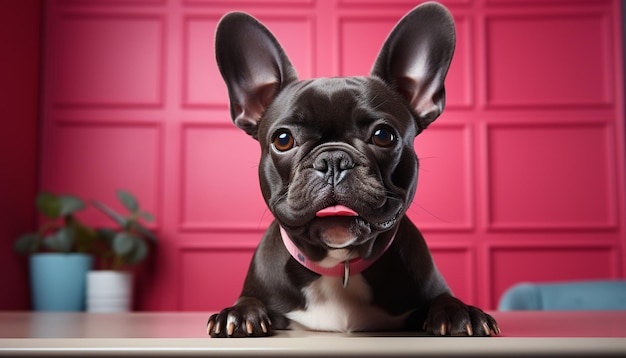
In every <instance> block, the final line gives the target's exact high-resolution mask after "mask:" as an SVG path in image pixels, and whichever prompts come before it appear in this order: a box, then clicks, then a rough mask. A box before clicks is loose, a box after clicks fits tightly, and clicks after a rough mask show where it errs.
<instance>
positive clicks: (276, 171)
mask: <svg viewBox="0 0 626 358" xmlns="http://www.w3.org/2000/svg"><path fill="white" fill-rule="evenodd" d="M454 46H455V30H454V22H453V19H452V17H451V15H450V14H449V13H448V11H447V10H446V9H445V8H444V7H442V6H441V5H438V4H435V3H428V4H424V5H421V6H418V7H416V8H415V9H414V10H412V11H411V12H410V13H408V14H407V15H406V16H404V17H403V18H402V19H401V20H400V22H399V23H398V24H397V25H396V27H395V28H394V29H393V31H392V32H391V34H390V35H389V37H388V38H387V40H386V41H385V43H384V45H383V47H382V49H381V51H380V53H379V55H378V58H377V59H376V61H375V63H374V66H373V69H372V71H371V76H370V77H342V78H318V79H312V80H305V81H299V80H298V77H297V74H296V71H295V70H294V68H293V66H292V65H291V63H290V61H289V59H288V58H287V56H286V55H285V53H284V51H283V49H282V48H281V46H280V45H279V43H278V41H277V40H276V39H275V38H274V36H273V35H272V34H271V33H270V32H269V30H267V29H266V28H265V27H264V26H263V25H262V24H261V23H259V22H258V21H257V20H255V19H254V18H252V17H250V16H249V15H246V14H243V13H231V14H228V15H226V16H225V17H224V18H223V19H222V20H221V22H220V24H219V26H218V29H217V34H216V56H217V63H218V66H219V69H220V72H221V74H222V76H223V77H224V80H225V82H226V85H227V87H228V95H229V98H230V113H231V116H232V119H233V121H234V122H235V124H236V125H237V126H238V127H239V128H241V129H243V130H245V131H246V132H247V133H248V134H249V135H251V136H252V137H254V138H255V139H257V140H258V141H259V143H260V145H261V160H260V163H259V177H260V182H261V190H262V192H263V197H264V198H265V201H266V203H267V205H268V206H269V208H270V210H271V212H272V214H273V215H274V217H275V218H276V220H277V221H278V223H279V224H280V225H281V226H282V227H283V228H284V229H285V231H286V232H287V233H288V234H289V236H290V237H291V239H292V240H293V241H294V243H295V244H296V245H297V246H298V247H299V248H300V249H301V250H302V252H304V253H305V254H306V255H307V256H308V257H309V258H310V259H312V260H314V261H323V260H329V261H328V264H332V263H333V261H335V263H336V262H339V261H344V260H346V259H350V258H354V257H356V256H360V257H361V258H364V259H367V258H371V257H373V256H375V255H376V254H377V253H378V252H380V251H381V250H383V249H384V247H385V246H386V244H387V243H388V242H389V240H391V238H392V237H393V235H394V234H395V228H396V226H397V223H398V222H399V220H400V218H401V217H402V216H403V215H404V213H405V212H406V210H407V208H408V207H409V205H410V204H411V201H412V200H413V196H414V193H415V188H416V184H417V171H418V160H417V157H416V155H415V152H414V149H413V141H414V139H415V136H416V135H418V134H419V133H420V132H421V131H422V130H424V129H425V128H426V127H427V126H428V125H429V124H430V123H432V122H433V121H434V120H435V119H436V118H437V117H438V116H439V115H440V114H441V112H442V111H443V108H444V105H445V89H444V79H445V76H446V74H447V72H448V67H449V65H450V61H451V60H452V54H453V52H454Z"/></svg>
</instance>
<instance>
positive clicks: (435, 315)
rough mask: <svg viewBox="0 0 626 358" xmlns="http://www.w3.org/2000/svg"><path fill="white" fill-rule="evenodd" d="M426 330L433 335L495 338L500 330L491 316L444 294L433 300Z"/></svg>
mask: <svg viewBox="0 0 626 358" xmlns="http://www.w3.org/2000/svg"><path fill="white" fill-rule="evenodd" d="M423 328H424V330H425V331H427V332H428V333H429V334H432V335H441V336H444V335H451V336H493V335H498V334H500V328H499V327H498V324H497V323H496V320H495V319H493V317H491V316H490V315H488V314H487V313H485V312H483V311H482V310H481V309H480V308H477V307H474V306H469V305H466V304H465V303H463V302H462V301H461V300H459V299H458V298H456V297H454V296H452V295H450V294H448V293H444V294H441V295H439V296H437V297H436V298H435V299H433V300H432V302H431V304H430V308H429V310H428V316H427V317H426V321H425V322H424V327H423Z"/></svg>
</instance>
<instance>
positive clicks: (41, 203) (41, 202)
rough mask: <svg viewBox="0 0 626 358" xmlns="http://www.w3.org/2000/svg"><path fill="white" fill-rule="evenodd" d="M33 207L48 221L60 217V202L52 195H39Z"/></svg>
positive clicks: (45, 193) (44, 193) (47, 193)
mask: <svg viewBox="0 0 626 358" xmlns="http://www.w3.org/2000/svg"><path fill="white" fill-rule="evenodd" d="M35 205H36V206H37V209H38V210H39V212H41V213H42V214H43V215H45V216H46V217H48V218H50V219H58V218H59V217H60V216H61V215H60V213H61V201H60V200H59V198H58V197H57V196H56V195H54V194H52V193H49V192H45V191H44V192H42V193H39V195H37V199H36V202H35Z"/></svg>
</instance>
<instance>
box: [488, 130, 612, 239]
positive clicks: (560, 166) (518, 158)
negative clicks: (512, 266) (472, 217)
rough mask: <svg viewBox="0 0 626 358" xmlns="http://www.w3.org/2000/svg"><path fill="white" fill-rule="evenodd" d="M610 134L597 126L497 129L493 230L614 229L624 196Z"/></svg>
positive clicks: (492, 141) (491, 161)
mask: <svg viewBox="0 0 626 358" xmlns="http://www.w3.org/2000/svg"><path fill="white" fill-rule="evenodd" d="M609 134H610V131H609V129H608V128H607V127H605V126H603V125H594V124H590V125H565V126H559V125H553V126H552V125H538V126H522V125H519V126H517V125H510V126H506V125H503V126H491V127H490V128H489V129H488V165H489V178H488V184H487V186H488V188H487V191H488V193H489V196H490V197H489V200H488V201H487V203H488V205H489V220H490V224H491V227H493V228H510V229H524V228H537V229H551V228H552V229H554V228H588V229H593V228H610V227H613V226H614V225H615V224H616V222H615V221H616V215H617V214H616V212H615V211H616V210H617V206H616V202H615V200H616V197H617V195H618V194H617V192H616V187H615V183H614V173H613V170H614V169H613V168H614V167H613V166H614V165H615V163H614V162H613V160H612V158H613V156H612V154H611V149H610V148H612V145H611V140H610V138H611V136H610V135H609Z"/></svg>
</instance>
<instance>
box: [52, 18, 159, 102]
mask: <svg viewBox="0 0 626 358" xmlns="http://www.w3.org/2000/svg"><path fill="white" fill-rule="evenodd" d="M163 31H164V30H163V20H162V18H160V17H158V16H140V15H137V16H130V15H128V16H126V15H119V16H118V15H107V14H99V15H79V14H72V15H64V16H61V17H60V19H59V25H58V27H57V28H56V33H55V34H54V36H53V39H52V40H51V41H52V43H53V44H54V48H53V49H51V50H50V51H49V52H50V53H49V55H50V56H51V57H52V59H51V64H52V66H51V67H50V70H51V73H50V81H51V83H50V86H52V87H51V88H52V89H53V91H52V93H50V95H51V96H52V98H53V100H54V103H56V104H61V105H72V106H76V105H77V106H94V105H95V106H158V105H161V104H162V92H163V90H162V84H163V79H162V76H163V56H164V54H163V51H164V49H163V48H164V45H163V41H164V40H163Z"/></svg>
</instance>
